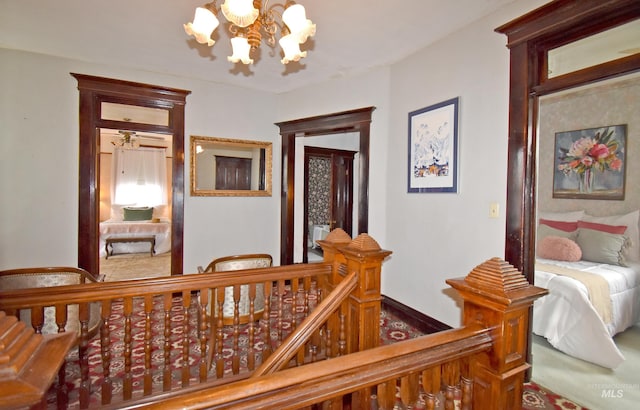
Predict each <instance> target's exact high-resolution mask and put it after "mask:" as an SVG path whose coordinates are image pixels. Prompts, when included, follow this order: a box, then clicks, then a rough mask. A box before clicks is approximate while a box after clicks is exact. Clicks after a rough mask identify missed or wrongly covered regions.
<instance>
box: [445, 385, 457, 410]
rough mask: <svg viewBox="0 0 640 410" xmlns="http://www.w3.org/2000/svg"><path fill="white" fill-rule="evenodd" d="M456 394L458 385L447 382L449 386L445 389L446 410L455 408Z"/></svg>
mask: <svg viewBox="0 0 640 410" xmlns="http://www.w3.org/2000/svg"><path fill="white" fill-rule="evenodd" d="M455 394H456V387H455V386H452V385H450V384H447V387H446V389H445V391H444V408H445V410H454V409H455V402H454V400H455Z"/></svg>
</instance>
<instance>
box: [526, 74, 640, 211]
mask: <svg viewBox="0 0 640 410" xmlns="http://www.w3.org/2000/svg"><path fill="white" fill-rule="evenodd" d="M638 95H640V76H637V75H636V76H632V77H623V78H622V79H618V80H617V81H610V82H604V83H601V84H600V85H596V86H592V87H588V88H582V89H579V90H577V91H569V92H565V93H558V94H554V95H550V96H548V97H544V98H542V99H541V102H540V118H541V120H540V126H539V142H538V209H539V210H540V211H547V212H563V211H576V210H585V211H586V212H587V213H588V214H590V215H595V216H603V215H614V214H623V213H628V212H631V211H634V210H636V209H639V208H640V161H638V160H637V159H638V158H640V115H638V113H639V112H640V99H639V98H638ZM623 124H626V128H627V143H626V152H625V153H624V154H625V155H624V156H625V158H626V161H625V167H626V182H625V198H624V200H593V199H558V198H553V197H552V193H553V172H554V151H555V147H554V145H555V134H556V133H559V132H566V131H574V130H582V129H587V128H599V127H605V126H611V125H623Z"/></svg>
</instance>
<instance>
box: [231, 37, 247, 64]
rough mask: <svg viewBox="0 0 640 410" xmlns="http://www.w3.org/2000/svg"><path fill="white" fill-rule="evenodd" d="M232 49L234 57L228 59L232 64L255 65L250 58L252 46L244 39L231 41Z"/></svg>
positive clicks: (237, 38)
mask: <svg viewBox="0 0 640 410" xmlns="http://www.w3.org/2000/svg"><path fill="white" fill-rule="evenodd" d="M231 47H232V48H233V55H232V56H229V57H227V60H229V61H230V62H232V63H237V62H238V61H242V63H243V64H253V60H252V59H251V58H249V50H250V49H251V46H250V45H249V42H248V41H247V39H246V38H244V37H234V38H232V39H231Z"/></svg>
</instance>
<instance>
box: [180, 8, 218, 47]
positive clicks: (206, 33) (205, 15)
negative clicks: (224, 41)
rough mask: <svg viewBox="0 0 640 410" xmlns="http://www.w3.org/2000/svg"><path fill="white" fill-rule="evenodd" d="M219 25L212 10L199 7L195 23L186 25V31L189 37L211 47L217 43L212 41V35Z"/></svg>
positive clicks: (194, 19)
mask: <svg viewBox="0 0 640 410" xmlns="http://www.w3.org/2000/svg"><path fill="white" fill-rule="evenodd" d="M219 24H220V22H219V21H218V19H217V18H216V16H215V14H213V13H212V12H211V10H208V9H206V8H204V7H197V8H196V14H195V16H194V18H193V23H187V24H185V25H184V31H185V32H186V33H187V34H188V35H190V36H193V37H195V39H196V41H197V42H198V43H200V44H206V45H208V46H209V47H211V46H212V45H213V44H214V43H215V41H214V40H212V39H211V33H213V30H215V29H216V28H217V27H218V25H219Z"/></svg>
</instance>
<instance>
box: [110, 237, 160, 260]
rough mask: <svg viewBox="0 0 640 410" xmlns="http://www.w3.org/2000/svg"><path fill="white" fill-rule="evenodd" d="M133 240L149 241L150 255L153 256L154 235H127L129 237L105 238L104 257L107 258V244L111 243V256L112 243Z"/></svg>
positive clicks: (133, 241)
mask: <svg viewBox="0 0 640 410" xmlns="http://www.w3.org/2000/svg"><path fill="white" fill-rule="evenodd" d="M135 242H149V243H150V244H151V249H150V251H149V253H150V255H151V256H153V254H154V253H156V237H155V236H129V237H119V238H114V237H112V236H109V237H108V238H107V239H106V242H105V244H104V250H105V252H106V254H107V255H106V256H105V259H109V245H111V256H113V244H114V243H135Z"/></svg>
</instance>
